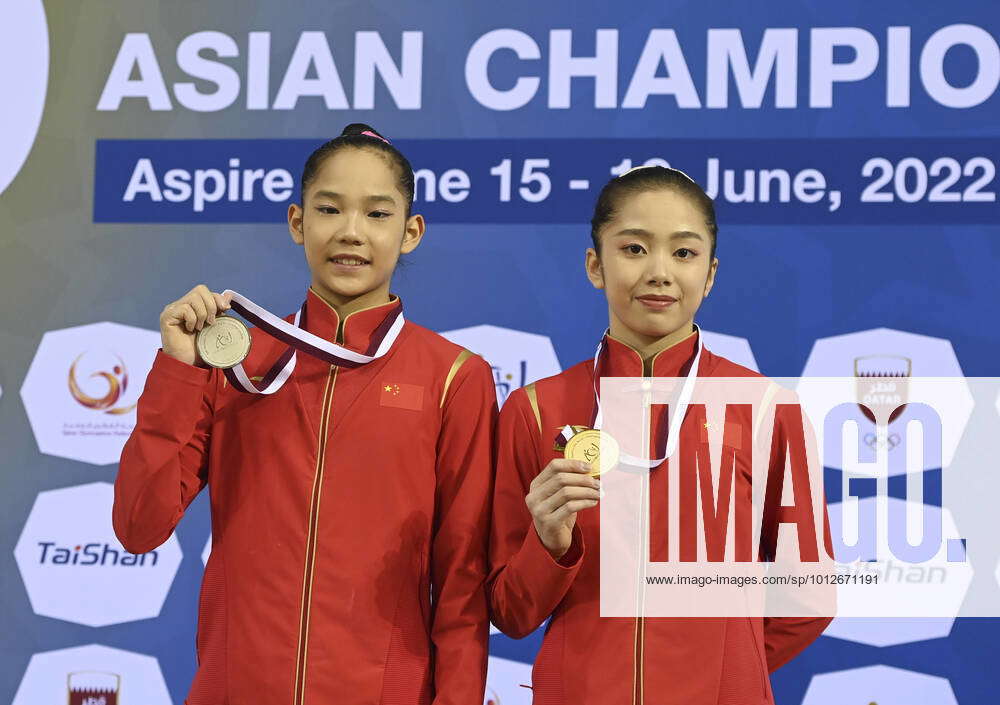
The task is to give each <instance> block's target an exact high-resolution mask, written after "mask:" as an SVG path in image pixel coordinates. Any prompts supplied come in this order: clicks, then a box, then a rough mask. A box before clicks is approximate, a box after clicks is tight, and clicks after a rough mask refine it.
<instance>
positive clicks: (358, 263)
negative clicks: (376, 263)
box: [327, 255, 371, 267]
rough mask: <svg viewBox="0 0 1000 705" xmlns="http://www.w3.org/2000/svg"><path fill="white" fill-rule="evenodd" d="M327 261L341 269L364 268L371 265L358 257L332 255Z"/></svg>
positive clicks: (368, 261)
mask: <svg viewBox="0 0 1000 705" xmlns="http://www.w3.org/2000/svg"><path fill="white" fill-rule="evenodd" d="M327 260H328V261H330V262H333V263H334V264H337V265H340V266H341V267H364V266H365V265H368V264H371V261H370V260H367V259H365V258H364V257H359V256H358V255H333V256H332V257H328V258H327Z"/></svg>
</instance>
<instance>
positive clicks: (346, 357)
mask: <svg viewBox="0 0 1000 705" xmlns="http://www.w3.org/2000/svg"><path fill="white" fill-rule="evenodd" d="M222 293H223V296H224V295H226V294H232V299H231V301H230V305H231V306H232V309H233V310H234V311H236V312H237V313H238V314H240V315H241V316H243V318H245V319H247V320H248V321H250V322H251V323H253V324H254V325H255V326H257V327H258V328H260V329H261V330H263V331H264V332H265V333H267V334H268V335H270V336H272V337H274V338H277V339H278V340H280V341H281V342H283V343H285V344H286V345H288V348H287V349H286V350H285V352H284V353H282V354H281V356H280V357H279V358H278V360H277V361H276V362H275V363H274V364H273V365H272V366H271V369H270V370H268V372H267V374H266V375H264V377H263V379H262V380H261V382H260V386H257V384H255V383H254V382H253V381H252V380H251V379H250V377H249V375H247V373H246V370H244V369H243V363H242V362H241V363H239V364H238V365H236V366H235V367H231V368H229V369H227V370H225V375H226V379H228V380H229V382H230V384H232V385H233V387H235V388H236V389H238V390H239V391H241V392H246V393H248V394H274V393H275V392H276V391H278V390H279V389H281V387H282V385H284V383H285V382H286V381H287V380H288V378H289V377H290V376H291V374H292V371H293V370H294V369H295V359H296V354H297V353H298V352H299V351H301V352H304V353H306V354H307V355H312V356H313V357H316V358H319V359H320V360H323V361H324V362H326V363H328V364H330V365H336V366H337V367H346V368H354V367H360V366H361V365H366V364H368V363H369V362H371V361H373V360H377V359H378V358H380V357H382V356H383V355H385V354H386V353H387V352H389V350H390V349H391V348H392V346H393V343H395V342H396V338H398V337H399V333H400V331H402V330H403V324H404V323H405V320H404V319H403V306H402V304H400V305H399V306H396V307H395V308H394V309H393V310H392V311H391V312H390V313H389V315H387V316H386V317H385V320H383V321H382V323H380V324H379V326H378V328H376V329H375V332H374V333H373V334H372V337H371V343H370V344H369V346H368V350H367V351H366V352H364V353H359V352H355V351H354V350H349V349H347V348H345V347H344V346H342V345H337V344H336V343H331V342H330V341H328V340H324V339H323V338H320V337H319V336H318V335H314V334H312V333H310V332H309V331H307V330H305V325H306V304H305V303H303V304H302V308H300V309H299V310H298V311H297V312H296V313H295V320H294V321H293V322H292V323H289V322H288V321H286V320H285V319H283V318H279V317H278V316H275V315H274V314H273V313H271V312H270V311H268V310H267V309H264V308H262V307H260V306H258V305H257V304H255V303H254V302H253V301H251V300H250V299H248V298H247V297H245V296H243V295H242V294H240V293H238V292H236V291H233V290H232V289H226V290H225V291H224V292H222Z"/></svg>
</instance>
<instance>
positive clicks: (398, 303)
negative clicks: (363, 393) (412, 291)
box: [305, 287, 403, 355]
mask: <svg viewBox="0 0 1000 705" xmlns="http://www.w3.org/2000/svg"><path fill="white" fill-rule="evenodd" d="M402 307H403V302H402V300H401V299H400V298H399V297H398V296H396V295H395V294H390V295H389V301H388V302H387V303H384V304H378V305H376V306H369V307H368V308H363V309H361V310H360V311H354V312H353V313H349V314H347V316H345V317H344V340H343V342H342V343H340V344H341V345H343V346H344V347H346V348H348V349H350V350H354V351H355V352H360V353H367V354H369V355H370V354H371V353H372V351H371V350H369V348H370V347H372V346H373V345H375V344H377V343H378V341H379V340H381V338H382V335H384V333H385V331H384V328H385V326H383V325H382V324H383V323H386V322H387V321H388V319H389V316H390V314H392V313H393V312H395V311H396V309H398V308H402ZM339 325H340V316H339V314H338V313H337V310H336V309H335V308H333V306H331V305H330V304H329V303H327V301H326V300H325V299H324V298H323V297H322V296H320V295H319V294H317V293H316V291H315V290H314V289H313V288H312V287H309V292H308V293H307V294H306V326H305V327H306V330H308V331H309V332H310V333H312V334H313V335H318V336H319V337H321V338H324V339H326V340H329V341H331V342H337V328H338V326H339Z"/></svg>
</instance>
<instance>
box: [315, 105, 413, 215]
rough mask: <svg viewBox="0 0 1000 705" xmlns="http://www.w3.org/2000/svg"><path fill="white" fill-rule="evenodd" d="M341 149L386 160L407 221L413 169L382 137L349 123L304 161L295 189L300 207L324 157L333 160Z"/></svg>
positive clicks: (367, 128)
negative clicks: (393, 173)
mask: <svg viewBox="0 0 1000 705" xmlns="http://www.w3.org/2000/svg"><path fill="white" fill-rule="evenodd" d="M345 147H354V148H356V149H373V150H375V151H376V152H378V153H379V154H381V155H382V156H384V157H385V158H386V159H388V160H389V163H390V165H391V166H392V168H393V169H394V170H395V171H396V186H397V187H398V188H399V190H400V191H401V192H402V194H403V196H404V197H405V198H406V217H407V218H409V217H410V209H411V208H412V207H413V167H412V166H410V162H409V160H408V159H407V158H406V157H404V156H403V153H402V152H400V151H399V150H398V149H396V148H395V147H394V146H392V144H390V143H389V140H387V139H386V138H385V137H383V136H382V135H381V134H380V133H379V132H378V131H377V130H376V129H375V128H374V127H372V126H370V125H365V124H364V123H361V122H352V123H351V124H350V125H348V126H347V127H345V128H344V130H343V131H342V132H341V133H340V136H339V137H334V138H333V139H332V140H329V141H328V142H324V143H323V144H322V145H320V146H319V147H317V148H316V150H315V151H314V152H313V153H312V154H310V155H309V158H308V159H307V160H306V165H305V166H304V167H302V179H301V181H300V182H299V188H300V189H301V192H302V201H303V205H304V204H305V198H306V188H308V187H309V184H310V183H312V181H313V179H315V178H316V172H318V171H319V169H320V167H321V166H322V164H323V162H324V161H326V159H327V158H328V157H331V156H333V155H334V154H336V153H337V152H339V151H340V150H341V149H344V148H345Z"/></svg>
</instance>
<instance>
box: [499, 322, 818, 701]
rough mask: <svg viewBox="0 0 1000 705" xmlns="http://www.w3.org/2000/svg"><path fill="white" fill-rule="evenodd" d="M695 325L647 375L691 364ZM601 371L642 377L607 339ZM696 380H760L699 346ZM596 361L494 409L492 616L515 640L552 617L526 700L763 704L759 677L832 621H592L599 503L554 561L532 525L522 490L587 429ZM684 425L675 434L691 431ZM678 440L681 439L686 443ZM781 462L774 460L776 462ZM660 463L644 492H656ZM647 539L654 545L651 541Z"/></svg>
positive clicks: (623, 350)
mask: <svg viewBox="0 0 1000 705" xmlns="http://www.w3.org/2000/svg"><path fill="white" fill-rule="evenodd" d="M697 336H698V333H697V332H692V334H691V335H690V336H688V337H687V338H685V339H684V340H682V341H680V342H678V343H676V344H675V345H673V346H671V347H670V348H667V349H666V350H664V351H663V352H661V353H659V354H658V355H657V356H656V357H655V358H654V360H653V366H652V372H653V375H654V376H660V377H680V376H684V375H686V374H687V373H688V370H689V369H690V363H691V362H692V361H693V357H694V352H695V346H696V343H697ZM605 350H606V352H605V353H604V359H603V360H602V365H601V371H600V374H602V375H604V376H609V377H641V376H642V375H643V364H642V358H641V357H640V355H639V353H638V352H636V351H635V350H633V349H632V348H630V347H629V346H627V345H625V344H624V343H621V342H619V341H618V340H615V339H613V338H611V337H610V336H606V337H605ZM698 375H699V376H701V377H743V376H758V377H759V376H760V375H758V374H757V373H756V372H754V371H752V370H749V369H747V368H745V367H742V366H740V365H737V364H736V363H734V362H732V361H730V360H727V359H726V358H723V357H719V356H718V355H713V354H712V353H711V352H710V351H708V350H707V349H706V350H703V352H702V354H701V360H700V363H699V368H698ZM593 381H594V372H593V360H588V361H586V362H582V363H580V364H578V365H576V366H574V367H572V368H570V369H568V370H566V371H565V372H563V373H562V374H559V375H556V376H554V377H549V378H547V379H543V380H540V381H538V382H536V383H535V384H534V385H529V386H527V387H524V388H522V389H519V390H518V391H517V392H515V393H513V394H512V395H511V396H510V398H509V399H508V400H507V402H506V403H505V404H504V407H503V410H502V411H501V413H500V420H499V425H498V429H497V444H498V450H497V475H496V480H495V482H496V487H495V490H494V500H493V526H492V536H491V546H490V561H491V572H490V577H489V581H488V583H487V590H488V592H489V598H490V611H491V619H492V621H493V623H494V624H496V625H497V626H498V627H499V628H500V629H501V630H502V631H503V632H505V633H506V634H508V635H509V636H512V637H514V638H520V637H522V636H524V635H526V634H528V633H530V632H531V631H533V630H534V629H536V628H538V626H539V625H540V624H542V622H543V621H544V620H545V619H546V617H549V616H550V615H551V617H552V618H551V621H550V622H549V625H548V627H547V629H546V633H545V638H544V640H543V642H542V647H541V649H540V650H539V653H538V656H537V658H536V660H535V665H534V669H533V672H532V687H533V692H534V700H533V702H534V703H535V705H593V704H600V705H605V704H606V705H763V704H769V703H773V696H772V693H771V687H770V681H769V678H768V673H769V672H770V671H773V670H775V669H776V668H778V667H779V666H781V665H782V664H784V663H785V662H787V661H788V660H789V659H791V658H792V657H793V656H794V655H795V654H797V653H798V652H799V651H801V650H802V649H804V648H805V647H806V646H807V645H808V644H809V643H810V642H812V641H813V640H814V639H815V638H816V637H817V636H818V635H819V634H820V633H821V632H822V631H823V629H825V628H826V625H827V624H828V623H829V622H830V619H829V618H816V619H808V618H805V619H799V618H780V619H778V618H749V619H748V618H663V617H658V618H618V617H601V616H600V604H599V567H600V557H599V553H598V551H599V546H600V539H599V533H598V532H599V518H600V511H599V507H593V508H589V509H585V510H583V511H581V512H580V513H578V514H577V521H576V526H575V527H574V530H573V542H572V544H571V546H570V549H569V551H568V552H567V553H566V554H565V555H564V556H562V558H560V559H559V560H558V561H557V560H555V559H553V558H552V557H551V556H550V555H549V553H548V552H547V551H546V549H545V547H544V545H543V544H542V542H541V540H540V539H539V537H538V534H537V532H536V531H535V528H534V525H533V521H532V518H531V514H530V512H529V511H528V508H527V506H526V505H525V495H527V493H528V490H529V485H530V483H531V481H532V480H533V479H534V477H535V476H536V475H537V474H538V473H539V472H540V471H541V470H542V468H544V467H545V465H547V464H548V462H549V461H550V460H552V459H553V458H561V457H563V454H562V452H561V451H558V450H555V447H554V445H555V444H554V440H555V437H556V434H557V433H558V432H559V429H561V428H562V427H563V426H565V425H567V424H569V425H579V426H590V424H591V423H592V420H593V414H594V387H593ZM690 420H691V417H690V416H689V417H688V420H687V421H685V423H684V424H683V425H682V428H681V434H682V438H690V437H691V435H690V434H694V433H697V432H698V431H697V429H696V428H695V424H692V423H689V421H690ZM683 442H684V441H682V443H683ZM776 462H780V461H776ZM664 467H665V464H664V465H661V466H660V467H658V468H655V469H654V470H653V471H652V472H651V474H650V493H651V496H652V495H654V494H656V493H657V492H658V491H661V490H663V489H664V483H665V481H666V475H665V474H664V472H661V470H663V469H664ZM655 528H656V527H654V529H655ZM654 545H655V543H654Z"/></svg>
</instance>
